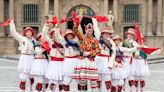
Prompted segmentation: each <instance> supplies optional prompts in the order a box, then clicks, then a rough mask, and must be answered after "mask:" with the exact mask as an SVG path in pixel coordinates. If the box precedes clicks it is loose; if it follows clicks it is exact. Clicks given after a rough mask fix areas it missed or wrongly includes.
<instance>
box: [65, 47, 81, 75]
mask: <svg viewBox="0 0 164 92" xmlns="http://www.w3.org/2000/svg"><path fill="white" fill-rule="evenodd" d="M78 55H79V51H77V50H74V49H73V47H71V46H69V47H65V59H64V70H63V75H64V76H69V77H72V76H73V74H74V69H75V67H77V64H78Z"/></svg>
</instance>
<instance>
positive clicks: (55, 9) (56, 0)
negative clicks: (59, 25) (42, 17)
mask: <svg viewBox="0 0 164 92" xmlns="http://www.w3.org/2000/svg"><path fill="white" fill-rule="evenodd" d="M54 15H55V16H56V17H57V18H58V19H59V0H54Z"/></svg>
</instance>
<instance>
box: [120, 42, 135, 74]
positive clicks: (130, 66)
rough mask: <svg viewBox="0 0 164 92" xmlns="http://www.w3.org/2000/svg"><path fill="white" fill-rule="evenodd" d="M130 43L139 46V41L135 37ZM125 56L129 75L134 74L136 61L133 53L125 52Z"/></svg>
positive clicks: (124, 59)
mask: <svg viewBox="0 0 164 92" xmlns="http://www.w3.org/2000/svg"><path fill="white" fill-rule="evenodd" d="M129 43H130V44H132V45H133V46H134V47H137V46H138V43H137V42H136V41H134V40H133V39H132V40H129ZM123 56H124V58H123V61H124V65H125V68H126V69H125V70H126V72H127V76H131V75H134V72H135V69H134V66H135V61H134V56H133V53H126V52H125V53H124V55H123Z"/></svg>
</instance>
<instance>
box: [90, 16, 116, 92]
mask: <svg viewBox="0 0 164 92" xmlns="http://www.w3.org/2000/svg"><path fill="white" fill-rule="evenodd" d="M92 21H93V26H94V29H95V36H96V38H97V39H98V40H99V42H100V44H99V47H100V49H101V51H100V54H98V55H97V56H96V57H95V61H96V63H97V66H98V74H99V80H98V81H97V83H98V88H99V91H100V92H102V89H101V88H102V87H101V86H102V81H105V85H106V89H107V90H108V92H109V91H110V90H111V70H112V69H111V68H112V67H113V65H114V62H115V56H116V46H115V43H114V41H113V40H112V39H111V38H110V35H112V33H113V30H110V29H109V28H104V29H103V30H102V31H101V33H100V31H99V28H98V24H97V20H96V19H94V18H93V19H92ZM109 66H110V68H109Z"/></svg>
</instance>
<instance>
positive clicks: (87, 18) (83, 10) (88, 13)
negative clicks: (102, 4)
mask: <svg viewBox="0 0 164 92" xmlns="http://www.w3.org/2000/svg"><path fill="white" fill-rule="evenodd" d="M72 11H75V12H76V14H77V15H79V14H82V15H83V19H82V20H81V27H82V29H83V32H84V33H85V31H84V30H85V25H87V24H88V23H92V20H91V17H92V16H94V15H95V12H94V11H93V10H92V9H91V8H90V7H88V6H86V5H77V6H74V7H72V8H71V9H70V10H69V12H68V14H67V18H68V19H69V20H70V21H68V22H67V28H68V29H72V28H73V26H74V25H73V21H72Z"/></svg>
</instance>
